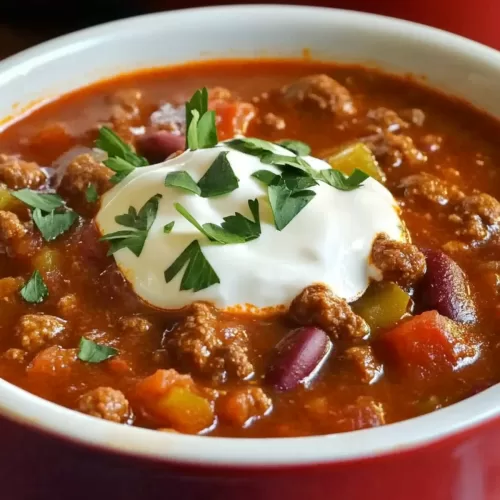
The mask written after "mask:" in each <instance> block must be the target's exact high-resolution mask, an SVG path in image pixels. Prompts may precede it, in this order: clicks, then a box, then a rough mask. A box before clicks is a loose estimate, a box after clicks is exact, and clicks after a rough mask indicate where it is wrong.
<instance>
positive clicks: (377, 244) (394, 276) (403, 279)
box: [371, 234, 425, 287]
mask: <svg viewBox="0 0 500 500" xmlns="http://www.w3.org/2000/svg"><path fill="white" fill-rule="evenodd" d="M371 257H372V262H373V264H374V266H375V267H377V268H378V269H379V270H380V271H381V272H382V276H383V278H382V279H383V280H384V281H392V282H394V283H397V284H398V285H400V286H402V287H409V286H412V285H413V284H414V283H416V282H417V281H418V280H419V279H420V278H422V276H423V275H424V274H425V256H424V254H423V253H422V252H420V250H419V249H418V248H417V247H416V246H415V245H412V244H411V243H405V242H402V241H395V240H391V239H390V238H389V237H388V236H387V235H386V234H379V235H378V236H377V237H376V238H375V241H374V242H373V246H372V253H371Z"/></svg>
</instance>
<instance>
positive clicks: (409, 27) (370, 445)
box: [0, 5, 500, 468]
mask: <svg viewBox="0 0 500 500" xmlns="http://www.w3.org/2000/svg"><path fill="white" fill-rule="evenodd" d="M228 12H232V13H233V14H234V13H235V12H236V13H238V14H239V15H241V16H244V17H248V16H253V17H255V18H258V16H262V15H263V14H264V12H265V14H266V15H279V16H280V17H281V18H284V17H286V18H287V19H289V20H295V21H297V22H300V19H301V16H303V15H304V14H311V13H314V15H317V16H322V17H324V16H326V17H330V18H331V19H332V20H333V19H334V18H335V19H337V21H338V18H339V17H341V18H342V19H344V20H345V22H351V23H352V22H354V21H356V22H358V23H362V24H364V25H365V26H366V27H368V29H377V30H387V31H389V32H392V33H394V34H396V35H398V36H402V37H415V38H419V39H425V38H427V39H431V40H432V42H433V43H435V44H436V45H440V46H446V45H451V46H453V47H454V48H455V49H456V50H460V51H464V52H469V53H472V54H473V56H474V58H475V59H476V60H479V61H480V62H481V63H482V64H484V65H486V66H495V67H497V68H500V53H499V52H497V51H496V50H494V49H491V48H488V47H486V46H483V45H481V44H479V43H476V42H473V41H471V40H468V39H465V38H463V37H460V36H458V35H453V34H450V33H447V32H444V31H441V30H438V29H435V28H430V27H426V26H423V25H419V24H415V23H411V22H408V21H402V20H396V19H392V18H388V17H384V16H378V15H373V14H366V13H359V12H352V11H345V10H339V9H329V8H322V7H305V6H287V5H232V6H219V7H203V8H194V9H184V10H178V11H171V12H162V13H156V14H148V15H144V16H138V17H133V18H128V19H124V20H120V21H114V22H111V23H106V24H102V25H99V26H95V27H92V28H88V29H85V30H81V31H78V32H76V33H72V34H69V35H65V36H62V37H59V38H56V39H54V40H51V41H49V42H45V43H43V44H41V45H38V46H36V47H34V48H31V49H28V50H26V51H24V52H21V53H20V54H17V55H15V56H12V57H10V58H8V59H6V60H4V61H2V62H1V63H0V79H2V75H3V76H5V75H6V74H7V73H9V72H11V71H15V70H16V68H17V67H18V66H19V65H22V64H26V63H30V62H33V61H35V60H37V61H38V63H40V62H42V63H43V61H44V60H49V59H50V58H51V57H54V56H55V54H56V53H57V52H58V51H67V50H71V47H72V46H75V45H77V44H85V43H87V42H88V41H89V40H91V39H95V38H98V37H104V35H105V34H106V33H109V32H110V31H111V30H114V31H116V32H120V31H125V30H127V28H128V27H131V26H134V25H140V24H141V23H143V22H145V21H147V22H152V21H155V22H157V23H161V22H162V20H165V19H166V18H169V19H172V18H176V19H177V20H178V21H179V22H185V21H186V20H187V19H188V18H189V17H190V16H197V15H200V14H203V15H206V14H208V13H210V14H211V15H212V16H223V15H224V14H225V13H228ZM498 400H500V385H496V386H493V387H491V388H489V389H487V390H485V391H483V392H482V393H480V394H477V395H475V396H473V397H471V398H469V399H466V400H464V401H462V402H459V403H456V404H454V405H452V406H449V407H447V408H444V409H442V410H439V411H436V412H433V413H430V414H428V415H424V416H421V417H417V418H414V419H411V420H406V421H403V422H398V423H395V424H390V425H386V426H382V427H377V428H372V429H366V430H361V431H356V432H349V433H343V434H333V435H327V436H324V435H321V436H312V437H297V438H248V439H243V438H220V437H206V436H189V435H183V434H175V433H165V432H158V431H153V430H148V429H143V428H136V427H127V426H123V425H118V424H114V423H111V422H107V421H104V420H100V419H97V418H92V417H89V416H86V415H83V414H80V413H78V412H75V411H72V410H69V409H67V408H64V407H62V406H59V405H56V404H54V403H51V402H49V401H46V400H43V399H41V398H39V397H37V396H34V395H32V394H29V393H28V392H26V391H24V390H22V389H20V388H18V387H16V386H14V385H12V384H10V383H8V382H6V381H4V380H1V379H0V415H2V416H4V417H7V418H9V419H11V420H13V421H15V422H18V423H21V424H23V425H26V426H28V427H31V428H33V429H35V430H38V431H44V432H47V433H49V434H51V435H55V436H58V437H60V438H65V439H67V440H70V441H72V442H75V443H78V444H81V445H87V446H92V447H98V448H100V449H104V450H106V451H109V452H114V453H119V454H126V455H133V456H135V457H141V458H144V459H151V460H159V461H164V462H168V463H172V464H185V465H188V464H189V465H196V466H204V467H229V468H238V467H239V468H241V467H244V468H262V467H275V466H281V467H282V466H304V465H314V464H319V463H333V462H341V461H350V460H357V459H363V458H370V457H376V456H380V455H384V454H390V453H395V452H402V451H404V450H411V449H413V448H416V447H422V446H424V445H427V444H430V443H433V442H435V441H438V440H441V439H444V438H447V437H450V436H452V435H456V434H459V433H461V432H464V431H467V430H469V429H472V428H474V427H476V426H479V425H480V424H484V423H486V422H488V421H489V420H491V419H492V418H494V417H498V416H500V405H498V404H497V403H496V401H498Z"/></svg>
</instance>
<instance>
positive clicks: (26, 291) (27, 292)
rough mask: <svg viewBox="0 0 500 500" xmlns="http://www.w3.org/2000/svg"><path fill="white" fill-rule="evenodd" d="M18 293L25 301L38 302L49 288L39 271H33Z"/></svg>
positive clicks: (45, 296) (44, 297)
mask: <svg viewBox="0 0 500 500" xmlns="http://www.w3.org/2000/svg"><path fill="white" fill-rule="evenodd" d="M19 293H20V294H21V297H22V298H23V299H24V300H25V301H26V302H29V303H30V304H39V303H40V302H43V301H44V300H45V299H46V298H47V296H48V295H49V290H48V288H47V285H46V284H45V283H44V281H43V278H42V275H41V274H40V272H39V271H35V272H34V273H33V274H32V275H31V277H30V279H29V280H28V281H27V282H26V283H25V285H24V286H23V287H22V288H21V290H20V291H19Z"/></svg>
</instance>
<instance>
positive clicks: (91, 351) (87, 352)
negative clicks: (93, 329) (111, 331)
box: [78, 337, 118, 363]
mask: <svg viewBox="0 0 500 500" xmlns="http://www.w3.org/2000/svg"><path fill="white" fill-rule="evenodd" d="M117 354H118V350H117V349H115V348H114V347H109V346H107V345H102V344H96V343H95V342H93V341H92V340H89V339H86V338H85V337H82V338H81V339H80V345H79V349H78V359H79V360H80V361H86V362H87V363H101V362H103V361H106V360H107V359H109V358H113V357H114V356H116V355H117Z"/></svg>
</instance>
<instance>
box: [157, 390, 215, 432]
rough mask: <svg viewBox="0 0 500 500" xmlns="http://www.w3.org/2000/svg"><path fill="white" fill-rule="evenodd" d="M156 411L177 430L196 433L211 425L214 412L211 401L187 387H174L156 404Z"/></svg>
mask: <svg viewBox="0 0 500 500" xmlns="http://www.w3.org/2000/svg"><path fill="white" fill-rule="evenodd" d="M155 409H156V411H155V413H156V414H157V415H158V416H160V417H162V418H165V420H166V421H167V422H168V423H169V424H170V426H171V427H173V428H174V429H175V430H178V431H180V432H186V433H189V434H196V433H198V432H201V431H202V430H204V429H207V428H208V427H210V426H211V425H212V423H213V421H214V412H213V409H212V406H211V405H210V402H209V401H208V400H207V399H205V398H203V397H201V396H198V395H197V394H195V393H194V392H192V391H190V390H189V389H187V388H186V387H172V389H170V390H169V391H168V393H167V394H166V395H165V396H163V397H162V398H161V399H160V400H159V401H158V402H157V404H156V408H155Z"/></svg>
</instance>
